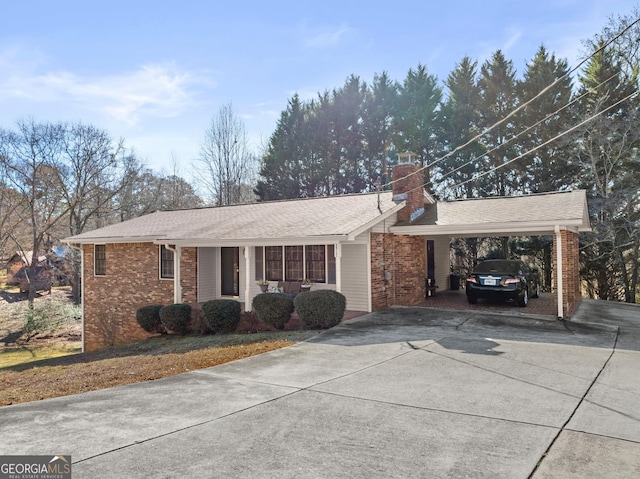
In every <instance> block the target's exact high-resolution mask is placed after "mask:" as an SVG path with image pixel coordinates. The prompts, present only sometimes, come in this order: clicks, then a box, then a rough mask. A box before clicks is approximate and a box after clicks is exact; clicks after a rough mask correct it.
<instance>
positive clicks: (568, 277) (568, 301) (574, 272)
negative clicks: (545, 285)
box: [553, 230, 582, 317]
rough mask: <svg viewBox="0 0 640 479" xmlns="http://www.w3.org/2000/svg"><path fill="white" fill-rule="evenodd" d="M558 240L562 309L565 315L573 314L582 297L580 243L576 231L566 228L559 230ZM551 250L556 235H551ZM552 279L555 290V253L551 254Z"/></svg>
mask: <svg viewBox="0 0 640 479" xmlns="http://www.w3.org/2000/svg"><path fill="white" fill-rule="evenodd" d="M560 240H561V244H562V300H563V304H562V311H563V314H564V316H565V317H567V316H571V315H572V314H573V312H574V311H575V309H576V308H577V307H578V304H579V303H580V300H581V298H582V295H581V293H580V257H579V248H580V243H579V236H578V233H574V232H573V231H568V230H561V231H560ZM553 251H554V252H555V251H556V235H554V236H553ZM553 281H554V285H555V289H556V291H557V287H558V286H557V285H558V267H557V258H556V255H555V254H554V256H553ZM556 306H557V296H556Z"/></svg>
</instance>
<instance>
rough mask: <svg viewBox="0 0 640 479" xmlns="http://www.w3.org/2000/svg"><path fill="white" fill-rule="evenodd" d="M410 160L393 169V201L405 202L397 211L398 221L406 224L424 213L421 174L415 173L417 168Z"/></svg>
mask: <svg viewBox="0 0 640 479" xmlns="http://www.w3.org/2000/svg"><path fill="white" fill-rule="evenodd" d="M410 160H411V156H409V161H408V162H405V163H398V164H397V165H395V166H394V167H393V181H394V183H393V199H394V201H396V202H400V201H404V200H406V201H407V204H406V206H405V207H404V208H402V209H401V210H400V211H398V221H400V222H407V223H408V222H410V221H412V220H415V219H416V218H417V217H418V216H420V215H421V214H422V213H423V212H424V187H423V181H422V173H416V171H418V167H417V166H416V165H414V164H413V162H411V161H410ZM412 173H413V174H412ZM409 175H411V176H409Z"/></svg>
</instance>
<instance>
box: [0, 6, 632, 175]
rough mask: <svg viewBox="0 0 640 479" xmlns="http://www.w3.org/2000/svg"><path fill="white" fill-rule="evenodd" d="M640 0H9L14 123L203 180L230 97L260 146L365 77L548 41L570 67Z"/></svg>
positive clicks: (518, 59)
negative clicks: (61, 131)
mask: <svg viewBox="0 0 640 479" xmlns="http://www.w3.org/2000/svg"><path fill="white" fill-rule="evenodd" d="M637 5H638V2H637V0H606V1H604V0H556V1H551V0H538V1H527V2H517V1H498V0H495V1H492V0H487V1H484V2H477V1H449V2H446V1H441V2H429V1H425V0H421V1H405V0H393V1H387V2H380V1H377V0H368V1H359V0H358V1H350V0H342V1H334V0H325V1H322V2H305V1H301V0H298V1H277V0H272V1H242V0H237V1H234V2H228V1H225V0H218V1H215V2H214V1H204V0H201V1H190V0H183V1H181V2H176V1H175V0H174V1H172V2H166V1H164V0H154V1H146V0H144V1H143V0H140V1H137V0H127V1H121V0H111V1H108V2H105V1H102V2H87V1H86V0H85V1H67V0H58V1H56V2H52V1H51V0H46V1H42V0H24V1H21V2H19V1H12V0H0V18H1V19H2V23H1V25H2V26H1V27H0V127H2V128H13V127H14V126H15V122H16V121H17V120H20V119H25V118H29V117H33V118H35V119H36V120H46V121H82V122H84V123H91V124H93V125H95V126H97V127H99V128H102V129H104V130H107V131H108V132H109V133H110V134H111V135H112V136H113V137H114V138H120V137H122V138H124V139H125V141H126V144H127V145H128V146H130V147H133V148H135V150H136V152H137V154H138V155H139V156H140V157H141V158H142V159H143V160H144V161H145V162H146V163H147V164H148V166H149V167H151V168H153V169H155V170H157V171H161V170H164V171H165V172H167V173H171V172H172V164H173V160H172V159H176V160H177V164H178V167H179V173H180V174H181V175H182V176H189V172H190V170H191V164H192V161H193V159H194V158H196V157H197V156H198V155H199V150H200V145H201V143H202V138H203V136H204V133H205V131H206V129H207V128H208V126H209V124H210V122H211V118H212V117H213V116H214V115H215V114H216V113H217V111H218V109H219V108H220V107H221V106H222V105H225V104H227V103H229V102H231V103H232V104H233V107H234V109H235V111H236V113H237V114H238V116H239V117H240V118H241V119H242V120H243V121H244V124H245V127H246V129H247V132H248V134H249V136H250V139H251V142H252V145H253V147H254V148H255V149H256V151H259V150H260V147H261V145H266V144H267V142H268V139H269V136H270V135H271V133H272V132H273V130H274V129H275V126H276V122H277V120H278V117H279V115H280V112H281V111H282V110H283V109H284V108H285V107H286V104H287V100H288V99H289V98H290V97H291V96H292V95H293V94H294V93H295V92H298V93H299V94H300V96H301V97H302V98H311V97H313V96H315V95H316V94H317V93H318V92H320V91H324V90H327V89H332V88H337V87H341V86H342V85H343V84H344V81H345V79H346V78H347V77H348V76H349V75H351V74H355V75H358V76H360V78H361V79H362V80H364V81H367V82H369V81H371V80H372V79H373V76H374V74H376V73H381V72H383V71H387V72H388V73H389V75H390V77H391V78H393V79H395V80H398V81H402V80H403V79H404V77H405V75H406V73H407V71H408V70H409V69H410V68H415V67H416V66H417V65H418V64H420V63H421V64H423V65H426V66H427V68H428V70H429V72H430V73H433V74H435V75H437V76H438V78H439V79H440V81H441V82H442V81H443V80H444V79H445V78H446V76H447V75H448V73H449V72H450V71H451V70H452V69H453V68H454V67H455V65H456V63H457V62H459V61H460V60H461V59H462V57H463V56H464V55H469V56H470V57H471V58H473V59H476V60H478V62H479V63H482V62H483V61H485V60H487V59H488V58H489V56H490V55H491V54H492V53H493V52H494V51H496V50H497V49H501V50H503V52H504V53H505V55H506V56H507V58H509V59H511V60H513V62H514V66H515V68H516V70H517V72H518V74H521V73H522V71H523V69H524V65H525V63H526V62H527V61H529V60H530V59H531V58H532V57H533V55H534V54H535V52H536V50H537V49H538V47H539V46H540V45H541V44H544V45H545V47H547V49H548V50H550V51H551V52H553V53H555V54H556V55H557V56H558V57H561V58H566V59H567V60H568V61H569V64H570V66H573V65H575V64H577V62H578V59H579V58H580V55H581V54H582V53H583V51H584V48H583V44H582V40H585V39H588V38H592V37H593V36H594V35H595V34H596V33H599V32H600V31H601V30H602V27H603V26H604V25H605V24H606V22H607V19H608V17H609V16H611V15H627V14H631V13H632V11H633V9H634V7H635V6H637Z"/></svg>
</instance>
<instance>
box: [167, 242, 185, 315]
mask: <svg viewBox="0 0 640 479" xmlns="http://www.w3.org/2000/svg"><path fill="white" fill-rule="evenodd" d="M164 247H165V248H167V249H168V250H169V251H172V252H173V302H174V303H175V304H178V303H181V302H182V287H181V285H180V255H181V254H182V248H180V246H176V247H175V248H172V247H171V245H169V243H165V245H164Z"/></svg>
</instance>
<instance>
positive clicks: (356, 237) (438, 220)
mask: <svg viewBox="0 0 640 479" xmlns="http://www.w3.org/2000/svg"><path fill="white" fill-rule="evenodd" d="M416 171H417V168H416V166H414V165H413V164H411V163H404V164H399V165H396V167H395V168H394V174H393V177H394V178H398V179H399V180H398V181H396V182H395V183H394V185H393V191H391V192H389V191H386V192H380V193H367V194H356V195H345V196H332V197H322V198H308V199H297V200H288V201H275V202H264V203H253V204H247V205H236V206H226V207H217V208H201V209H191V210H181V211H159V212H156V213H152V214H149V215H146V216H142V217H139V218H136V219H132V220H129V221H125V222H123V223H119V224H114V225H111V226H107V227H104V228H100V229H97V230H94V231H89V232H85V233H82V234H80V235H77V236H72V237H69V238H67V239H66V240H65V241H66V242H67V243H68V244H70V245H76V247H77V245H79V247H80V248H81V250H82V258H83V294H82V298H83V307H82V310H83V347H84V348H85V350H93V349H97V348H100V347H102V346H104V345H105V337H106V336H108V335H109V334H111V335H112V338H113V340H115V342H127V341H133V340H138V339H142V338H144V337H146V336H147V334H148V333H145V332H144V331H143V330H142V328H140V326H139V325H138V324H137V322H136V319H135V312H136V310H137V309H138V308H140V307H142V306H145V305H149V304H158V303H159V304H168V303H189V304H192V305H197V304H199V303H203V302H205V301H208V300H210V299H216V298H235V299H236V300H238V301H239V302H241V303H242V304H243V307H244V308H245V309H246V310H250V308H251V304H252V299H253V298H254V297H255V296H256V295H258V294H260V293H261V291H260V285H259V284H258V282H260V281H264V280H266V281H291V280H293V281H299V280H301V279H303V278H306V279H309V280H310V281H311V282H312V283H313V288H314V289H332V290H336V291H338V292H340V293H342V294H343V295H344V296H345V297H346V299H347V309H349V310H354V311H376V310H381V309H384V308H387V307H389V306H392V305H416V304H419V303H421V302H422V301H423V300H424V299H425V295H426V293H427V291H426V290H427V286H426V281H425V279H426V278H429V279H430V280H431V282H432V283H435V285H436V286H438V287H440V288H441V289H443V288H446V285H447V284H448V280H449V273H450V259H449V250H450V246H449V244H450V241H451V238H454V237H480V236H516V235H520V236H522V235H541V234H545V235H549V234H551V235H553V237H554V242H555V246H556V248H555V251H556V255H555V261H554V273H555V274H556V279H555V284H556V286H557V288H556V290H557V298H558V299H557V301H558V315H559V316H560V317H563V316H564V315H567V314H570V312H571V311H572V310H573V308H575V306H576V305H577V302H578V301H579V298H580V289H579V270H578V233H579V232H580V231H585V230H588V229H589V220H588V215H587V203H586V195H585V192H584V191H581V190H578V191H571V192H561V193H550V194H542V195H531V196H519V197H501V198H486V199H475V200H460V201H453V202H436V201H435V200H434V199H433V198H432V197H431V196H430V195H429V194H427V193H426V192H425V191H424V189H423V188H422V186H421V184H422V176H421V175H420V174H413V173H416ZM558 273H560V274H558Z"/></svg>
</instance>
